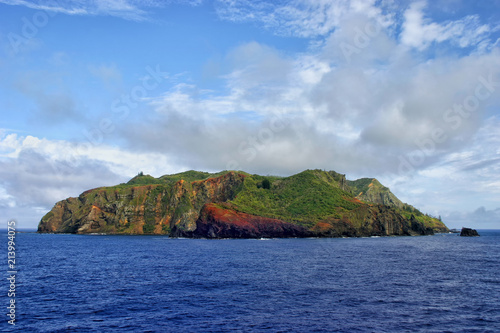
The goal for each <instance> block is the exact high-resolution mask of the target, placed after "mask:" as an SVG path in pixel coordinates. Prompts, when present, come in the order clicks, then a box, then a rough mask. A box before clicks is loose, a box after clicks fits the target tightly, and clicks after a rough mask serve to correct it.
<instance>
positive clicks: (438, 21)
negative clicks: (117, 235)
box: [0, 0, 500, 228]
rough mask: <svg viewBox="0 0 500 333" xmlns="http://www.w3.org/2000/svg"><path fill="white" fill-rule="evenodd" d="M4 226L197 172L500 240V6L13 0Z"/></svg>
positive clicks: (4, 100) (5, 62) (4, 29)
mask: <svg viewBox="0 0 500 333" xmlns="http://www.w3.org/2000/svg"><path fill="white" fill-rule="evenodd" d="M0 75H1V77H2V80H1V81H0V110H1V112H2V117H1V119H0V215H1V216H2V218H3V219H4V220H7V219H12V218H14V219H17V220H18V223H19V225H20V227H25V228H30V227H36V225H37V223H38V221H39V220H40V218H41V217H42V216H43V215H44V214H45V213H46V212H47V211H48V210H50V208H51V207H52V206H53V205H54V203H55V202H56V201H59V200H62V199H65V198H66V197H69V196H77V195H79V194H80V193H81V192H83V191H84V190H87V189H89V188H93V187H98V186H105V185H114V184H117V183H120V182H125V181H127V180H128V179H130V178H131V177H133V176H134V175H136V174H137V173H138V172H139V171H143V172H144V173H149V174H151V175H153V176H157V177H158V176H161V175H163V174H168V173H175V172H180V171H184V170H188V169H196V170H206V171H219V170H223V169H241V170H245V171H248V172H252V173H260V174H277V175H290V174H293V173H296V172H300V171H302V170H304V169H312V168H321V169H326V170H335V171H338V172H342V173H346V174H347V177H348V179H356V178H360V177H374V178H377V179H379V180H380V181H381V182H382V183H383V184H385V185H387V186H389V187H390V188H391V189H392V190H393V192H394V193H395V194H396V195H397V196H398V197H399V198H401V199H402V200H403V201H406V202H408V203H411V204H413V205H415V206H416V207H417V208H419V209H421V210H423V211H424V212H427V213H430V214H433V215H441V216H442V217H443V219H444V221H445V223H447V225H448V226H450V227H461V226H471V227H476V228H500V172H499V171H500V145H499V143H500V93H499V89H500V1H498V0H495V1H477V2H474V1H460V0H438V1H427V2H426V1H391V0H383V1H370V0H366V1H355V0H342V1H324V0H308V1H306V0H296V1H272V2H270V1H269V2H266V1H245V0H216V1H203V0H193V1H180V0H179V1H175V0H172V1H154V0H153V1H134V0H107V1H98V0H96V1H76V0H74V1H49V2H47V1H23V0H0Z"/></svg>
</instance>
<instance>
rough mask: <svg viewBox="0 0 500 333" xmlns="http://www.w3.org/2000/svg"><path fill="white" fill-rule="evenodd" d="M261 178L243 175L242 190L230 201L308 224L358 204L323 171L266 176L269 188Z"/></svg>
mask: <svg viewBox="0 0 500 333" xmlns="http://www.w3.org/2000/svg"><path fill="white" fill-rule="evenodd" d="M264 178H266V177H262V176H252V177H248V178H246V179H245V183H244V186H243V189H242V191H241V192H240V193H239V194H238V196H237V197H236V199H235V200H233V201H232V203H233V204H234V206H235V207H236V209H237V210H239V211H242V212H245V213H248V214H254V215H259V216H264V217H272V218H278V219H283V220H287V221H294V222H296V223H298V224H301V225H303V226H306V227H311V226H312V225H314V224H315V223H316V222H318V221H321V220H324V219H325V218H328V217H335V218H340V217H341V215H342V212H345V211H348V210H352V209H354V208H357V207H358V206H359V203H356V202H355V201H354V200H352V195H351V194H350V193H347V192H345V191H343V190H342V189H340V188H339V184H338V182H337V181H336V180H335V179H334V177H333V176H332V175H330V174H329V173H326V172H322V171H319V170H306V171H304V172H301V173H299V174H297V175H293V176H291V177H287V178H278V177H268V179H269V180H270V181H271V182H272V186H271V188H270V189H264V188H262V186H261V183H262V180H263V179H264Z"/></svg>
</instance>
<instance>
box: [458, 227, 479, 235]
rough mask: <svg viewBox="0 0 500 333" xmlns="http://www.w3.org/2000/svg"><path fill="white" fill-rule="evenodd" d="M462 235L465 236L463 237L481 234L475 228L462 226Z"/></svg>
mask: <svg viewBox="0 0 500 333" xmlns="http://www.w3.org/2000/svg"><path fill="white" fill-rule="evenodd" d="M460 236H463V237H475V236H479V234H478V233H477V231H476V230H475V229H471V228H462V231H461V232H460Z"/></svg>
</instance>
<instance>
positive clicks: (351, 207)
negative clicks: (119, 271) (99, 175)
mask: <svg viewBox="0 0 500 333" xmlns="http://www.w3.org/2000/svg"><path fill="white" fill-rule="evenodd" d="M448 231H449V230H448V228H447V227H446V226H445V225H444V223H443V222H441V221H440V220H439V219H436V218H434V217H431V216H429V215H425V214H423V213H422V212H420V211H419V210H418V209H416V208H414V207H413V206H411V205H409V204H406V203H403V202H401V201H400V200H399V199H398V198H397V197H396V196H395V195H394V194H393V193H392V192H391V191H390V190H389V188H387V187H385V186H383V185H382V184H381V183H380V182H379V181H377V180H376V179H374V178H362V179H358V180H354V181H350V180H347V179H346V177H345V175H343V174H339V173H336V172H334V171H322V170H306V171H303V172H301V173H298V174H296V175H293V176H290V177H276V176H260V175H251V174H248V173H245V172H241V171H223V172H219V173H207V172H199V171H186V172H182V173H178V174H173V175H165V176H162V177H159V178H154V177H152V176H149V175H143V174H142V172H141V173H140V174H139V175H137V176H136V177H134V178H132V179H131V180H130V181H129V182H128V183H125V184H120V185H117V186H111V187H101V188H96V189H92V190H88V191H85V192H83V193H82V194H81V195H80V196H79V197H78V198H68V199H65V200H62V201H59V202H58V203H56V204H55V206H54V208H52V210H51V211H50V212H48V213H47V214H46V215H45V216H44V217H43V218H42V220H41V221H40V224H39V226H38V232H40V233H76V234H89V233H107V234H156V235H170V236H171V237H190V238H261V237H365V236H413V235H431V234H434V233H435V232H448Z"/></svg>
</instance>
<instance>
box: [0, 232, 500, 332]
mask: <svg viewBox="0 0 500 333" xmlns="http://www.w3.org/2000/svg"><path fill="white" fill-rule="evenodd" d="M479 233H480V234H481V237H474V238H467V237H459V236H457V235H456V234H438V235H434V236H419V237H380V238H347V239H342V238H337V239H265V240H202V239H199V240H193V239H170V238H168V237H163V236H112V235H65V234H60V235H54V234H36V233H18V234H17V235H16V239H15V240H16V248H15V257H16V270H17V273H16V276H15V297H14V299H15V322H14V323H15V326H12V325H10V324H8V320H9V317H8V316H6V315H4V316H3V319H2V323H1V324H0V327H1V328H2V330H3V331H7V332H9V331H20V332H127V331H129V332H499V331H500V231H492V230H489V231H488V230H479ZM2 239H3V242H4V243H5V246H2V247H3V248H4V249H6V248H7V241H8V240H7V235H6V234H5V233H3V234H2ZM4 258H5V260H4V262H5V264H4V267H5V269H4V274H5V276H7V277H9V276H8V273H7V271H8V268H7V255H4ZM8 289H9V281H8V280H7V279H3V282H2V292H1V298H0V302H1V304H2V307H3V309H4V313H5V314H7V312H8V311H9V310H8V309H6V308H7V307H8V306H9V301H10V299H11V298H12V297H11V298H9V297H8Z"/></svg>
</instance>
